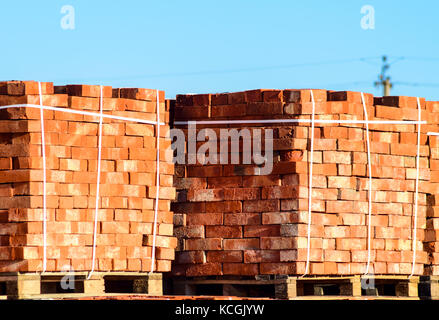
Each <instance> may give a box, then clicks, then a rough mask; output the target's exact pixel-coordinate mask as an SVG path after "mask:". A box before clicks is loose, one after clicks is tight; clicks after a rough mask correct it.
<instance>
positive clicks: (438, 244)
mask: <svg viewBox="0 0 439 320" xmlns="http://www.w3.org/2000/svg"><path fill="white" fill-rule="evenodd" d="M427 111H428V112H429V123H430V125H429V126H428V130H429V131H431V132H439V125H438V124H439V102H438V101H427ZM428 145H429V147H430V170H431V180H430V191H429V193H430V194H429V195H428V198H427V203H428V207H427V230H426V232H425V242H424V249H425V251H426V252H427V253H428V265H427V266H426V270H425V274H427V275H435V276H436V275H439V231H438V230H439V136H434V135H430V136H429V137H428Z"/></svg>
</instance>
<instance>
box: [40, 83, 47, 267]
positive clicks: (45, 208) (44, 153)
mask: <svg viewBox="0 0 439 320" xmlns="http://www.w3.org/2000/svg"><path fill="white" fill-rule="evenodd" d="M38 94H39V96H40V106H42V105H43V95H42V91H41V82H38ZM40 118H41V155H42V157H43V273H44V272H46V269H47V198H46V194H47V192H46V191H47V190H46V181H47V178H46V139H45V130H44V112H43V109H42V108H40Z"/></svg>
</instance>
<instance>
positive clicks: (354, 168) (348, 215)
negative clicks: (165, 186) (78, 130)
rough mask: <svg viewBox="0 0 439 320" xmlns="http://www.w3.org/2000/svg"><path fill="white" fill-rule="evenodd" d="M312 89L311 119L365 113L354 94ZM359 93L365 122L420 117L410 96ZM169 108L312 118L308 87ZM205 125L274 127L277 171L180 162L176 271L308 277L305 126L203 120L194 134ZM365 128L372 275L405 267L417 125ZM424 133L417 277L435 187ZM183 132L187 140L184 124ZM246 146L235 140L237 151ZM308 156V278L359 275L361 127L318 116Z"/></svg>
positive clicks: (186, 112)
mask: <svg viewBox="0 0 439 320" xmlns="http://www.w3.org/2000/svg"><path fill="white" fill-rule="evenodd" d="M313 93H314V98H315V101H316V109H315V114H316V116H315V117H316V119H334V120H336V119H342V120H354V119H358V120H362V119H364V112H363V106H362V101H361V95H360V93H359V92H331V91H326V90H313ZM365 100H366V106H367V112H368V117H369V120H418V110H417V102H416V98H412V97H383V98H374V97H373V96H372V95H371V94H365ZM172 103H174V104H175V106H174V112H175V119H176V120H230V119H284V118H295V119H311V114H312V103H311V96H310V91H309V90H251V91H245V92H235V93H223V94H204V95H178V96H177V97H176V101H172ZM421 108H422V120H429V119H428V116H427V112H426V103H425V100H424V99H421ZM176 127H178V128H185V126H182V125H180V126H176ZM205 127H209V128H213V129H214V130H215V131H216V132H218V131H219V129H220V128H237V129H240V128H244V127H247V128H253V129H254V128H257V129H262V130H263V132H264V133H266V130H267V129H272V130H273V149H274V158H273V161H274V164H273V170H272V172H271V174H269V175H258V172H259V169H258V166H257V165H254V164H250V165H243V164H235V165H233V164H206V165H202V164H200V163H196V164H186V165H177V166H176V176H175V187H176V188H177V198H178V201H177V202H175V203H173V204H172V209H173V211H174V224H175V235H176V236H177V237H178V239H179V242H178V246H177V253H176V260H175V263H174V265H173V270H172V271H173V275H175V276H189V277H190V276H217V275H236V276H254V275H266V274H268V275H269V274H289V275H301V274H303V273H304V272H305V263H306V258H307V245H308V243H307V223H308V179H309V176H308V173H309V158H310V157H309V156H310V152H309V150H310V131H311V130H310V129H311V125H310V124H309V123H298V124H297V123H296V124H291V123H290V124H288V123H276V124H273V125H267V124H259V125H258V124H255V125H236V124H226V125H198V126H197V131H199V130H200V129H202V128H205ZM369 130H370V133H369V135H370V147H371V166H372V177H373V182H372V188H373V192H372V218H371V221H370V223H371V226H372V227H371V230H372V232H371V265H370V269H369V272H370V273H375V274H410V273H411V266H412V254H413V251H412V250H413V248H412V239H413V223H414V219H413V215H414V210H413V204H414V194H415V179H416V153H417V127H416V125H415V124H400V125H394V124H391V125H389V124H370V125H369ZM426 132H427V126H423V127H422V135H421V144H420V174H419V179H420V183H419V195H418V199H419V203H418V204H419V207H418V221H417V227H418V229H417V239H416V240H417V241H416V246H417V259H416V265H415V272H414V273H415V274H416V275H420V274H423V272H424V264H425V263H427V253H426V252H425V251H424V250H423V241H424V233H425V229H426V212H427V206H426V205H427V193H428V192H430V189H429V188H430V187H429V179H430V170H429V146H428V145H427V135H426ZM185 134H186V139H187V130H186V131H185ZM218 136H219V134H218ZM262 144H264V142H263V140H262ZM198 145H200V143H198ZM218 150H219V143H218ZM229 151H230V148H229ZM242 151H243V149H242V144H241V149H240V152H241V155H242ZM313 157H314V164H313V194H312V196H313V201H312V221H311V222H312V225H311V241H310V244H309V245H310V248H311V249H310V269H309V274H311V275H320V274H325V275H351V274H362V273H364V272H365V269H366V264H367V257H368V246H367V236H368V227H367V226H368V183H369V182H368V181H369V179H368V177H369V173H368V165H367V143H366V126H365V125H364V124H328V123H327V124H322V123H316V124H315V130H314V155H313ZM241 163H242V162H241ZM252 163H253V162H252Z"/></svg>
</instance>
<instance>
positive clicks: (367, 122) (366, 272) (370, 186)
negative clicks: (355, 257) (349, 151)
mask: <svg viewBox="0 0 439 320" xmlns="http://www.w3.org/2000/svg"><path fill="white" fill-rule="evenodd" d="M361 102H362V103H363V110H364V119H365V120H366V139H367V164H368V167H369V192H368V198H369V210H368V211H369V217H368V226H367V265H366V271H365V272H364V275H367V274H368V273H369V267H370V251H371V243H370V242H371V234H372V232H371V227H372V222H371V219H372V164H371V161H370V142H369V141H370V140H369V118H368V116H367V109H366V102H365V100H364V94H363V92H362V93H361Z"/></svg>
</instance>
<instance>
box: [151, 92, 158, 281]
mask: <svg viewBox="0 0 439 320" xmlns="http://www.w3.org/2000/svg"><path fill="white" fill-rule="evenodd" d="M157 123H158V125H157V126H156V128H157V132H156V134H157V159H156V163H157V167H156V188H155V189H156V191H155V206H154V227H153V229H154V230H153V238H152V253H151V271H150V273H153V272H154V270H155V245H156V237H157V216H158V210H159V195H160V125H159V123H160V101H159V90H157Z"/></svg>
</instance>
